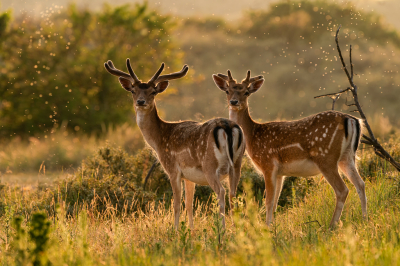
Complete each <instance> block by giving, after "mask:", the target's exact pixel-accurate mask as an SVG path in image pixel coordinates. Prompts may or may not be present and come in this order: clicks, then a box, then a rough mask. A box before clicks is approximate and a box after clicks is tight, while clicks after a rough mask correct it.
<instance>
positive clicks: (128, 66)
mask: <svg viewBox="0 0 400 266" xmlns="http://www.w3.org/2000/svg"><path fill="white" fill-rule="evenodd" d="M126 67H127V68H128V71H129V74H130V75H131V77H132V79H133V81H134V83H140V80H139V79H138V77H137V76H136V74H135V72H133V70H132V66H131V60H130V59H129V58H127V59H126Z"/></svg>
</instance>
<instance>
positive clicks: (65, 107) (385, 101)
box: [0, 0, 400, 137]
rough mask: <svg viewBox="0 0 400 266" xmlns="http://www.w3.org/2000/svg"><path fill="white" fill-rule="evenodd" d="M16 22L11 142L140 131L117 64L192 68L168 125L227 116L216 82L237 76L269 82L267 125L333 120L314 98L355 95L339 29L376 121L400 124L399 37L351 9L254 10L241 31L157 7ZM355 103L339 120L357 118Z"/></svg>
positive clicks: (4, 127)
mask: <svg viewBox="0 0 400 266" xmlns="http://www.w3.org/2000/svg"><path fill="white" fill-rule="evenodd" d="M10 13H11V12H6V13H3V14H0V136H1V137H10V136H14V135H19V136H30V135H37V134H50V133H51V132H52V131H55V130H57V128H59V127H60V126H61V125H63V126H65V127H67V128H68V129H69V130H71V131H77V132H84V133H93V132H95V133H96V134H100V133H101V132H105V130H104V129H105V127H107V126H109V125H110V124H113V125H117V124H122V123H125V122H127V121H131V120H132V117H133V110H132V102H131V99H130V98H129V97H128V96H127V95H129V94H128V93H126V92H125V91H124V90H123V89H121V88H120V86H119V85H118V81H117V79H116V78H115V77H113V76H111V75H110V74H108V73H107V72H106V71H105V70H104V67H103V63H104V62H105V61H106V60H108V59H111V60H113V62H114V64H115V65H116V66H117V67H118V68H121V69H122V70H125V69H126V67H125V59H126V58H127V57H129V58H131V61H132V65H133V66H134V69H135V72H136V73H137V74H138V76H139V78H141V79H147V78H150V76H151V75H152V73H153V72H154V71H155V70H156V69H157V68H158V66H159V64H160V63H161V62H165V63H166V66H167V67H169V68H167V70H165V71H166V72H167V71H175V70H179V69H180V68H181V66H182V64H183V63H188V64H189V66H190V67H191V68H190V69H191V70H190V72H189V75H188V77H187V78H185V80H183V81H179V82H185V84H184V86H181V85H179V86H178V89H176V90H173V89H170V90H167V92H168V91H169V92H172V94H171V96H170V97H166V98H165V101H164V100H163V101H162V103H161V104H160V106H161V110H162V111H163V113H164V114H165V115H166V116H167V119H169V120H171V119H188V118H191V119H203V118H210V117H213V116H225V117H226V116H227V115H228V113H227V111H226V109H225V106H226V104H225V99H224V95H223V94H222V93H221V92H220V91H219V90H218V89H216V88H215V86H214V84H213V83H212V80H211V78H210V77H211V74H213V73H216V72H225V71H226V70H227V69H228V68H229V69H231V70H232V71H233V74H234V78H236V79H239V80H241V79H242V78H244V75H245V71H246V70H247V69H251V70H252V71H253V72H252V73H254V74H255V75H256V74H257V75H259V74H263V75H264V76H265V78H266V83H265V85H264V88H263V89H261V90H260V92H258V93H257V94H256V95H254V96H252V98H251V109H252V112H253V114H254V116H255V117H256V118H260V119H261V120H268V119H275V118H276V117H277V116H278V117H281V118H288V119H291V118H298V117H299V116H304V115H307V114H309V113H312V112H316V111H322V110H326V109H327V108H329V102H328V101H327V100H319V101H318V102H316V101H315V100H314V99H313V98H312V96H315V95H318V94H322V93H320V92H321V91H319V90H324V92H326V91H335V90H337V89H338V87H339V88H340V87H341V86H342V87H344V86H347V83H346V80H345V76H344V73H343V72H342V70H341V69H340V63H339V62H338V61H337V57H336V56H337V54H336V53H337V52H336V50H335V45H334V38H333V35H334V32H335V31H336V29H337V26H338V25H339V24H341V25H342V26H343V30H342V33H341V34H342V36H341V41H342V43H343V47H346V46H347V45H348V44H353V47H354V55H353V58H354V63H355V71H356V74H358V76H357V80H356V82H357V83H358V85H359V87H360V89H361V91H360V95H362V96H368V98H364V99H362V101H363V102H362V104H364V105H365V107H366V108H365V109H367V113H368V114H369V115H371V114H375V113H377V112H379V114H381V113H382V112H384V115H385V116H389V117H390V118H391V122H392V123H393V122H395V123H396V122H397V121H398V118H397V117H396V115H395V114H396V113H399V112H400V105H399V104H398V99H399V96H398V95H400V88H399V86H398V85H399V84H400V76H398V75H397V74H398V70H397V68H398V67H397V66H398V65H400V59H399V56H397V55H399V54H400V37H399V34H398V32H397V31H396V30H394V29H391V28H389V27H388V26H385V25H384V24H383V23H382V19H381V17H380V16H378V15H377V14H374V13H365V12H362V11H360V10H355V9H354V8H353V7H351V6H349V5H344V6H343V5H337V4H335V3H332V2H330V1H308V0H307V1H282V2H280V3H275V4H273V5H271V8H270V9H268V10H257V11H248V12H246V13H245V14H244V16H243V18H242V21H240V23H236V24H235V23H228V22H226V21H225V20H223V19H222V18H204V19H197V18H189V19H181V18H173V17H171V16H168V15H162V14H161V15H160V13H159V12H158V11H157V10H150V9H149V7H148V6H147V4H141V5H125V6H121V7H116V8H114V7H110V6H105V7H104V8H103V10H101V11H100V12H94V11H88V10H80V9H78V8H76V6H74V5H70V6H69V7H68V8H67V9H60V8H56V7H54V8H51V9H48V10H47V11H46V12H44V13H43V15H42V16H41V17H40V18H32V17H29V16H27V15H26V16H20V17H17V18H15V19H11V17H10ZM345 49H346V48H345ZM347 49H348V46H347ZM345 52H346V51H345ZM346 53H347V52H346ZM346 56H347V55H346ZM174 84H176V83H174ZM177 84H182V83H178V82H177ZM304 96H306V97H304ZM349 100H351V99H350V98H349ZM178 103H179V104H178ZM344 103H345V102H344V100H343V101H342V102H340V103H339V104H338V105H337V106H338V109H339V110H340V109H343V110H344V111H346V110H348V108H347V107H346V106H345V105H344ZM178 105H179V108H177V106H178ZM382 107H384V111H382V109H383V108H382ZM177 110H178V111H177ZM182 110H185V111H184V112H182ZM396 119H397V120H396Z"/></svg>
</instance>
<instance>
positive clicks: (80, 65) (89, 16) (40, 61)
mask: <svg viewBox="0 0 400 266" xmlns="http://www.w3.org/2000/svg"><path fill="white" fill-rule="evenodd" d="M44 17H45V18H44V19H41V18H34V17H30V16H28V15H24V16H21V17H18V18H17V19H15V20H13V21H12V22H8V21H9V17H8V16H7V15H6V14H1V13H0V36H1V38H0V47H1V49H0V88H1V89H0V117H1V118H2V119H1V120H0V137H10V136H13V135H19V136H24V137H26V136H32V135H37V134H38V133H44V134H45V135H48V134H50V133H51V132H53V131H54V130H55V129H57V128H59V127H60V125H61V123H65V125H66V127H67V128H68V129H69V130H70V131H79V132H85V133H91V132H96V133H97V134H99V133H101V132H102V127H105V126H108V125H110V124H111V123H113V124H114V125H115V124H122V123H124V122H130V121H131V117H132V101H131V99H130V98H128V97H126V96H127V92H126V91H125V90H123V89H122V88H121V87H120V85H119V84H118V80H117V78H115V77H114V76H112V75H110V74H109V73H108V72H107V71H106V70H105V69H104V66H103V63H104V62H106V61H107V60H109V59H111V60H113V62H114V63H115V66H116V67H118V68H121V69H122V70H125V69H126V68H125V65H126V64H125V60H126V57H127V56H129V57H130V59H131V60H132V62H134V63H133V67H134V69H135V71H136V74H137V75H138V76H139V77H142V78H147V77H151V76H152V75H153V74H154V73H153V72H154V71H156V69H157V68H158V67H159V64H160V63H161V62H165V63H166V64H167V66H168V67H171V68H172V69H178V68H180V67H181V64H180V61H181V56H182V54H181V53H180V52H178V50H177V49H174V46H175V44H174V42H173V41H172V40H170V38H169V35H170V33H171V31H172V29H173V27H174V22H172V19H171V18H170V17H169V16H165V15H159V14H158V13H156V12H155V11H151V10H149V8H148V6H147V3H144V4H140V5H139V4H138V5H135V6H130V5H125V6H120V7H116V8H112V7H110V6H108V5H105V7H104V8H103V10H102V11H101V12H94V11H89V10H79V9H78V8H77V7H76V6H74V5H70V6H69V7H68V8H67V10H60V9H57V8H55V9H54V10H52V11H51V12H48V13H47V12H46V13H45V15H44Z"/></svg>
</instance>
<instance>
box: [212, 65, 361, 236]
mask: <svg viewBox="0 0 400 266" xmlns="http://www.w3.org/2000/svg"><path fill="white" fill-rule="evenodd" d="M213 79H214V82H215V84H216V85H217V87H218V88H220V89H221V90H223V91H224V92H226V94H227V98H228V104H229V119H231V120H232V121H235V122H236V123H238V124H239V125H240V126H241V127H242V129H243V132H244V136H245V140H246V150H247V152H248V154H249V156H250V158H251V159H252V161H253V163H254V165H255V166H256V168H258V169H259V170H260V171H261V172H262V174H263V175H264V179H265V190H266V196H265V202H266V223H267V224H268V225H269V224H271V223H272V221H273V212H274V211H276V208H277V204H278V199H279V195H280V193H281V190H282V185H283V181H284V177H285V176H313V175H317V174H319V173H322V175H323V176H324V177H325V179H326V180H327V181H328V183H329V184H330V185H331V186H332V188H333V190H334V192H335V195H336V208H335V211H334V213H333V217H332V220H331V223H330V227H331V228H332V227H334V225H335V224H336V223H337V222H338V221H339V219H340V216H341V213H342V210H343V206H344V203H345V201H346V198H347V195H348V193H349V189H348V188H347V186H346V184H345V183H344V181H343V179H342V178H341V177H340V175H339V171H338V170H339V169H338V168H340V170H342V171H343V172H344V173H345V175H346V176H347V177H348V179H349V180H350V181H351V182H352V183H353V185H354V186H355V187H356V190H357V193H358V195H359V197H360V200H361V208H362V214H363V216H364V218H366V217H367V198H366V195H365V183H364V181H363V180H362V178H361V177H360V175H359V173H358V171H357V168H356V165H355V157H356V151H357V148H358V144H359V141H360V136H361V123H360V121H359V120H358V119H357V118H355V117H353V116H350V115H347V114H344V113H340V112H335V111H327V112H322V113H318V114H315V115H311V116H309V117H306V118H303V119H300V120H296V121H287V122H269V123H263V124H261V123H257V122H255V121H254V120H253V119H252V118H251V116H250V112H249V106H248V97H249V96H250V95H251V94H252V93H255V92H256V91H257V90H258V89H260V87H261V86H262V84H263V83H264V78H263V76H256V77H252V78H250V71H248V72H247V77H246V78H245V79H244V80H243V81H242V82H241V83H237V82H236V80H234V79H233V78H232V74H231V72H230V71H229V70H228V76H226V75H223V74H218V75H213Z"/></svg>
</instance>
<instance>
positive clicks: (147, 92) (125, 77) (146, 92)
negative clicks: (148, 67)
mask: <svg viewBox="0 0 400 266" xmlns="http://www.w3.org/2000/svg"><path fill="white" fill-rule="evenodd" d="M104 66H105V68H106V70H107V71H108V72H109V73H110V74H113V75H115V76H118V77H119V78H118V79H119V83H121V86H122V88H124V89H125V90H127V91H129V92H131V93H132V96H133V102H134V105H135V109H136V110H138V109H145V110H146V109H152V108H153V107H154V105H155V101H154V98H155V96H156V95H157V94H158V93H161V92H163V91H165V90H166V89H167V87H168V85H169V82H168V80H173V79H178V78H182V77H184V76H185V75H186V73H187V72H188V70H189V67H188V66H187V65H184V66H183V68H182V70H181V71H179V72H175V73H172V74H168V75H162V76H160V75H161V72H162V71H163V69H164V63H162V64H161V67H160V68H159V69H158V71H157V72H156V73H155V74H154V75H153V77H152V78H151V79H150V80H149V81H148V82H142V81H141V80H139V79H138V77H137V76H136V74H135V73H134V72H133V70H132V67H131V63H130V60H129V58H128V59H126V67H127V68H128V71H129V74H128V73H125V72H123V71H121V70H118V69H116V68H115V67H114V65H113V63H112V62H111V60H108V61H107V62H106V63H104Z"/></svg>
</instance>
